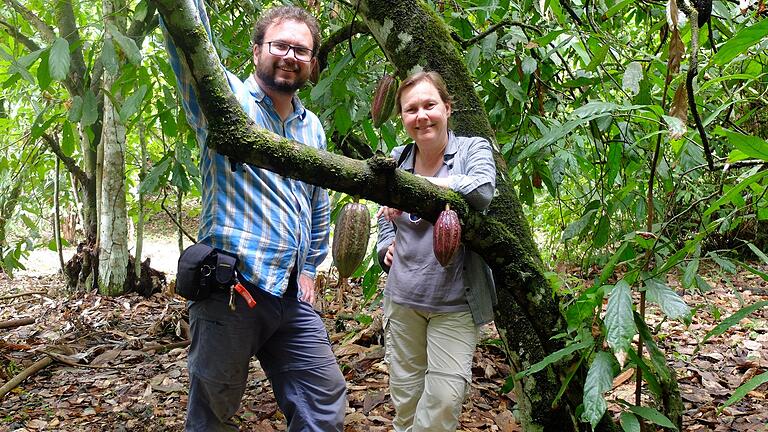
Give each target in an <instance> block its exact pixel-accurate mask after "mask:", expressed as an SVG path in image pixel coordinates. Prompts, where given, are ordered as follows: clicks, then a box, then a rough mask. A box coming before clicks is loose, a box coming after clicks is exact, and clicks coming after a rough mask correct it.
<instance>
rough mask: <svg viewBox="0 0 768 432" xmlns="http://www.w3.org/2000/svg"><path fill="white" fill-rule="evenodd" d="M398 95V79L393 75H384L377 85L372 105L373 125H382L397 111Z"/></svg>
mask: <svg viewBox="0 0 768 432" xmlns="http://www.w3.org/2000/svg"><path fill="white" fill-rule="evenodd" d="M396 96H397V79H396V78H395V77H394V76H393V75H384V76H383V77H382V78H381V79H380V80H379V84H378V85H377V86H376V91H375V92H374V93H373V104H372V105H371V117H372V118H373V125H374V126H375V127H377V128H379V127H381V125H383V124H384V122H385V121H387V120H389V118H390V117H392V113H394V112H395V97H396Z"/></svg>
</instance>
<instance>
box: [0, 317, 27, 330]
mask: <svg viewBox="0 0 768 432" xmlns="http://www.w3.org/2000/svg"><path fill="white" fill-rule="evenodd" d="M34 323H35V319H34V318H19V319H12V320H8V321H0V329H6V328H15V327H21V326H25V325H29V324H34Z"/></svg>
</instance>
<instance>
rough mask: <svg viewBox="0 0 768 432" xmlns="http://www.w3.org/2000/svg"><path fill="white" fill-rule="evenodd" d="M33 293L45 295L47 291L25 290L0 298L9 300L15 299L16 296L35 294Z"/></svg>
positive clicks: (0, 298)
mask: <svg viewBox="0 0 768 432" xmlns="http://www.w3.org/2000/svg"><path fill="white" fill-rule="evenodd" d="M35 294H38V295H44V296H47V295H48V292H47V291H27V292H22V293H17V294H10V295H6V296H2V297H0V300H10V299H15V298H17V297H24V296H28V295H35Z"/></svg>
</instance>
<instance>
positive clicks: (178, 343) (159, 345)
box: [141, 340, 190, 351]
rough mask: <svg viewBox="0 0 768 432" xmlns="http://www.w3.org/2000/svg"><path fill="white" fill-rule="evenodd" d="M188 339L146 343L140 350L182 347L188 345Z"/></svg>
mask: <svg viewBox="0 0 768 432" xmlns="http://www.w3.org/2000/svg"><path fill="white" fill-rule="evenodd" d="M189 344H190V341H189V340H185V341H181V342H173V343H169V344H165V345H164V344H152V345H147V346H145V347H144V348H142V349H141V350H142V351H160V350H172V349H174V348H184V347H185V346H187V345H189Z"/></svg>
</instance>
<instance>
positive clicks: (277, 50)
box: [265, 41, 315, 62]
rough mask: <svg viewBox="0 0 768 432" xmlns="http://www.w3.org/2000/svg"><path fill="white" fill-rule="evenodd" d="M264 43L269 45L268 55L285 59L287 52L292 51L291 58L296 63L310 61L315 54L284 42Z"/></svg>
mask: <svg viewBox="0 0 768 432" xmlns="http://www.w3.org/2000/svg"><path fill="white" fill-rule="evenodd" d="M265 43H266V44H267V45H269V53H270V54H272V55H276V56H278V57H285V56H287V55H288V51H290V50H293V58H295V59H296V60H298V61H302V62H308V61H310V60H312V56H313V55H314V54H315V53H314V51H312V50H311V49H309V48H305V47H302V46H294V45H291V44H287V43H285V42H279V41H272V42H265Z"/></svg>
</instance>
